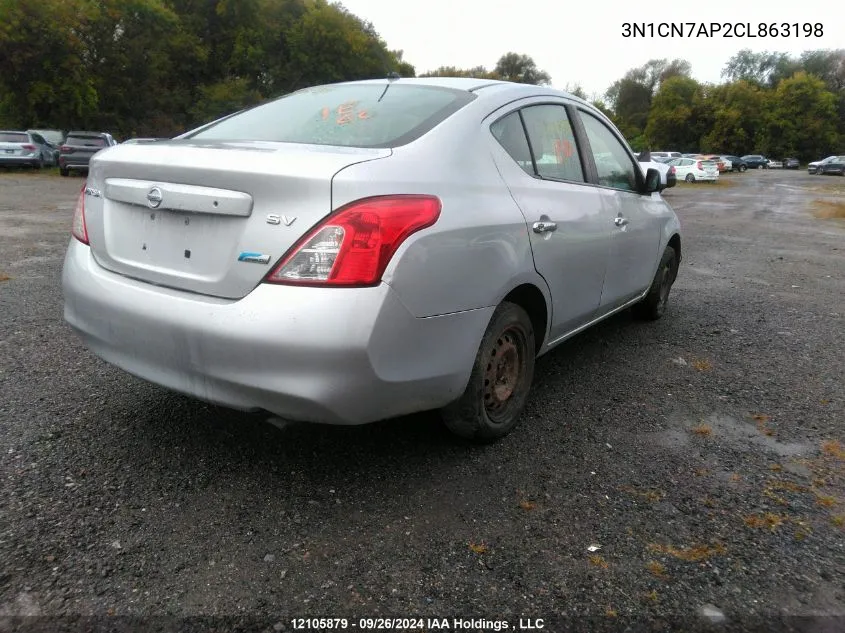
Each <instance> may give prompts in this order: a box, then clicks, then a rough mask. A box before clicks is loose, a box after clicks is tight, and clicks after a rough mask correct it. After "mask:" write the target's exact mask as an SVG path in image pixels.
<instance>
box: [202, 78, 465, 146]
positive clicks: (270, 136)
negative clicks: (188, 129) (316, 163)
mask: <svg viewBox="0 0 845 633" xmlns="http://www.w3.org/2000/svg"><path fill="white" fill-rule="evenodd" d="M474 98H475V95H474V94H472V93H470V92H466V91H464V90H453V89H449V88H440V87H435V86H420V85H408V84H406V85H402V84H401V83H392V84H388V83H387V82H385V83H383V84H339V85H334V86H321V87H317V88H307V89H305V90H300V91H298V92H294V93H292V94H290V95H287V96H285V97H282V98H281V99H276V100H275V101H271V102H270V103H265V104H263V105H260V106H256V107H255V108H251V109H249V110H246V111H244V112H240V113H238V114H235V115H233V116H231V117H229V118H227V119H224V120H223V121H220V122H219V123H215V124H213V125H212V126H210V127H207V128H204V129H202V130H201V131H199V132H196V133H194V134H192V135H190V136H188V137H187V138H192V139H203V140H206V139H207V140H219V141H279V142H285V143H309V144H315V145H340V146H346V147H396V146H399V145H404V144H406V143H410V142H411V141H413V140H415V139H417V138H419V137H420V136H422V135H423V134H425V133H426V132H428V131H429V130H431V129H432V128H433V127H434V126H436V125H437V124H438V123H440V122H442V121H443V120H444V119H446V118H447V117H449V116H450V115H451V114H453V113H455V112H456V111H457V110H459V109H460V108H462V107H463V106H465V105H466V104H467V103H469V102H470V101H472V100H473V99H474Z"/></svg>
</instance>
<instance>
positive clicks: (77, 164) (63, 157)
mask: <svg viewBox="0 0 845 633" xmlns="http://www.w3.org/2000/svg"><path fill="white" fill-rule="evenodd" d="M113 145H117V141H115V140H114V137H113V136H112V135H111V134H108V133H106V132H69V133H68V135H67V139H66V140H65V143H64V145H62V147H61V153H60V154H59V172H60V173H61V174H62V176H67V175H69V174H70V170H72V169H80V170H87V169H88V162H89V161H90V160H91V157H92V156H93V155H94V154H96V153H97V152H99V151H100V150H101V149H103V148H106V147H111V146H113Z"/></svg>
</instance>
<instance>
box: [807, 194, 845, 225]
mask: <svg viewBox="0 0 845 633" xmlns="http://www.w3.org/2000/svg"><path fill="white" fill-rule="evenodd" d="M810 207H811V209H812V211H813V215H814V216H816V217H817V218H819V219H820V220H830V219H833V218H845V202H839V201H833V200H822V199H820V198H819V199H816V200H813V202H812V203H811V205H810Z"/></svg>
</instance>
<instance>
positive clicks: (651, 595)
mask: <svg viewBox="0 0 845 633" xmlns="http://www.w3.org/2000/svg"><path fill="white" fill-rule="evenodd" d="M643 600H645V601H646V602H657V600H658V597H657V591H655V590H654V589H652V590H651V591H649V592H648V593H647V594H645V595H643Z"/></svg>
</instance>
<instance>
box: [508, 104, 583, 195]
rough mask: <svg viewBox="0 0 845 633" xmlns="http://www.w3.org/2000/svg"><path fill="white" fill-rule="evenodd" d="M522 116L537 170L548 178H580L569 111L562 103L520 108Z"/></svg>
mask: <svg viewBox="0 0 845 633" xmlns="http://www.w3.org/2000/svg"><path fill="white" fill-rule="evenodd" d="M522 117H523V120H524V121H525V128H526V129H527V130H528V140H529V142H530V143H531V151H532V153H533V155H534V160H535V161H536V164H537V174H538V175H539V176H540V177H541V178H548V179H550V180H566V181H574V182H584V171H583V169H582V168H581V159H580V157H579V155H578V148H577V146H576V144H575V135H574V134H573V132H572V125H571V124H570V123H569V115H568V114H567V113H566V108H565V107H564V106H562V105H536V106H529V107H527V108H523V110H522Z"/></svg>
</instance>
